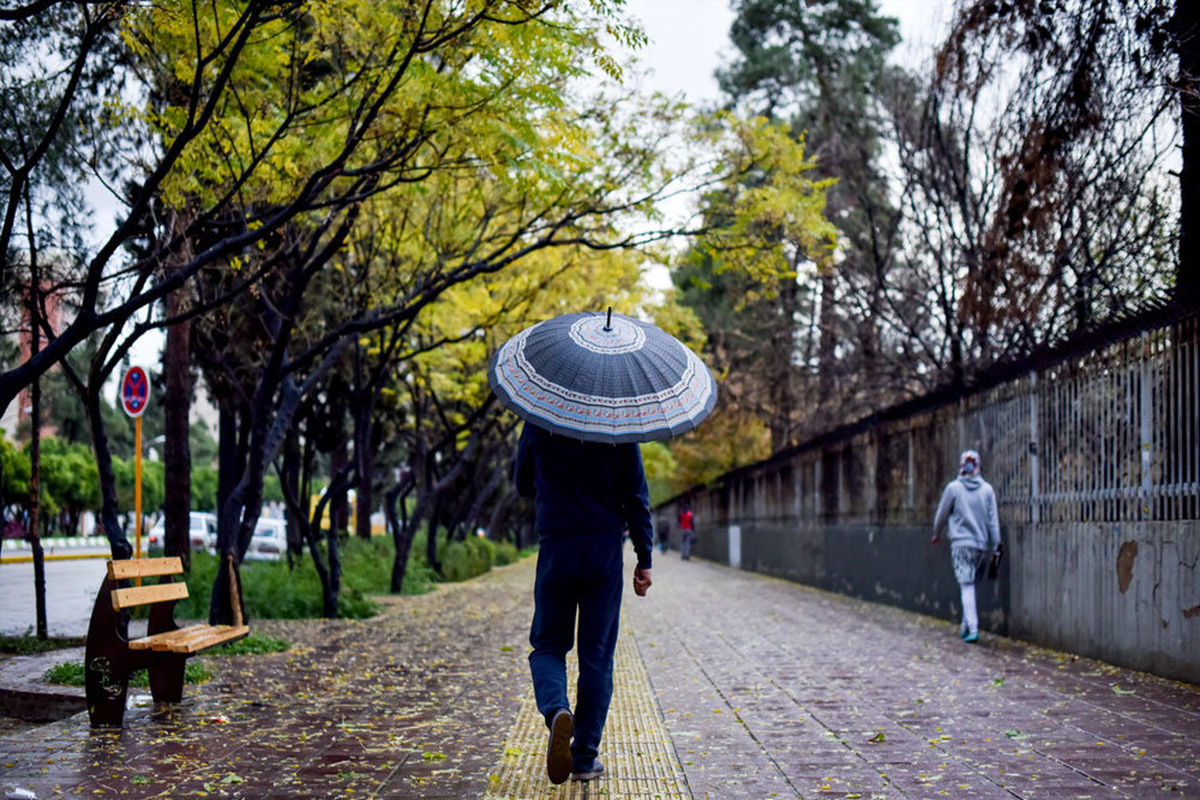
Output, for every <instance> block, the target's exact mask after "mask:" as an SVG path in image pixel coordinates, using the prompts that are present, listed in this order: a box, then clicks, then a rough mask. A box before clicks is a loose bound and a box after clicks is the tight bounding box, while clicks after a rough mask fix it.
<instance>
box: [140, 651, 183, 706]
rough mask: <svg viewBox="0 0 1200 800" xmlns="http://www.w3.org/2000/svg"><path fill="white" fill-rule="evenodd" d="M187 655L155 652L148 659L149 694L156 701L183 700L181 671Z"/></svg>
mask: <svg viewBox="0 0 1200 800" xmlns="http://www.w3.org/2000/svg"><path fill="white" fill-rule="evenodd" d="M187 660H188V657H187V656H186V655H182V654H179V653H155V654H154V657H153V658H151V659H150V666H149V671H150V694H151V695H152V696H153V697H154V702H156V703H179V702H182V701H183V671H184V668H185V667H186V666H187Z"/></svg>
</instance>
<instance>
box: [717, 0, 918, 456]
mask: <svg viewBox="0 0 1200 800" xmlns="http://www.w3.org/2000/svg"><path fill="white" fill-rule="evenodd" d="M735 11H736V13H737V16H736V18H735V20H734V22H733V25H732V27H731V29H730V39H731V40H732V41H733V44H734V47H735V48H736V53H735V55H734V58H733V60H732V61H731V63H729V64H728V65H727V66H725V67H724V68H722V69H720V70H718V73H717V77H718V80H719V82H720V85H721V88H722V90H723V91H724V92H725V93H726V95H727V96H728V98H729V104H730V106H731V107H736V108H741V109H746V110H748V111H750V112H752V113H756V114H762V115H764V116H766V117H768V118H770V119H772V120H778V121H782V122H785V123H787V124H789V125H790V126H791V129H792V135H793V136H794V137H795V138H796V139H797V140H802V141H803V142H804V143H805V146H806V151H807V153H808V155H809V156H810V157H811V158H813V159H814V160H815V162H816V168H815V173H816V175H817V176H820V177H822V178H836V179H837V182H836V183H834V184H832V185H830V186H829V188H828V190H827V193H826V197H827V202H828V205H827V209H826V214H827V216H828V218H829V219H830V221H832V222H833V224H834V225H836V226H837V229H838V250H837V253H836V254H835V255H834V257H833V258H830V259H827V260H825V261H824V262H822V263H821V264H820V270H819V272H818V279H819V287H820V288H819V291H817V290H816V289H815V287H814V289H813V291H810V292H800V291H798V290H797V288H796V286H795V283H794V282H793V281H790V280H789V281H786V282H784V283H781V285H780V286H779V287H778V290H777V292H776V293H775V294H774V296H773V297H772V298H771V302H770V305H771V306H773V308H767V309H763V312H762V313H760V315H759V319H760V320H761V321H762V322H763V323H764V324H765V325H766V326H767V330H766V331H765V332H764V333H765V338H766V341H769V342H771V343H772V347H771V351H770V352H772V353H774V355H773V356H771V357H770V358H769V359H768V360H767V362H766V363H765V364H763V365H762V368H763V369H764V370H765V372H766V375H765V378H766V380H767V381H768V382H769V385H770V386H772V387H776V388H775V392H774V394H775V397H774V398H773V399H772V405H773V406H774V407H776V408H778V409H780V412H779V413H780V415H781V417H782V418H783V419H787V420H788V422H787V423H786V425H785V426H784V428H783V429H782V430H781V424H782V423H781V422H780V421H775V422H773V423H771V429H772V441H773V445H772V446H773V447H774V448H775V449H779V448H780V447H782V446H784V445H786V444H789V443H794V442H795V440H796V434H797V433H798V432H799V430H800V428H801V427H803V428H805V429H806V430H807V431H809V432H811V431H812V430H813V428H814V422H813V421H810V419H811V418H812V417H813V416H814V415H820V417H821V419H819V420H817V421H815V425H816V426H821V425H828V424H830V423H831V422H834V421H836V420H838V419H840V418H844V417H845V416H846V415H852V414H856V413H859V412H861V411H862V410H863V409H864V408H865V407H866V405H867V403H864V402H863V400H862V399H861V398H860V396H859V395H860V394H861V393H862V391H863V388H862V383H863V376H868V375H869V376H870V380H871V381H872V382H873V383H878V382H879V381H880V380H881V379H882V378H884V377H885V376H889V375H896V374H898V373H899V374H902V373H903V371H904V370H903V367H902V366H898V365H895V364H893V363H891V362H890V359H887V358H886V356H887V347H886V346H885V341H884V332H883V331H882V330H881V329H880V324H879V319H880V317H881V314H882V311H883V306H884V303H885V298H884V292H885V290H886V287H887V285H888V282H889V280H890V277H891V273H892V271H893V267H894V264H893V248H894V245H895V238H896V227H897V222H898V215H897V210H896V209H895V207H894V204H893V201H892V199H891V197H890V196H889V188H890V183H889V180H888V179H887V176H886V174H885V171H884V169H883V167H882V166H881V159H882V140H883V132H884V131H885V130H886V126H885V124H884V119H885V116H884V113H883V110H884V106H883V104H882V103H881V98H880V87H881V86H882V85H884V84H885V81H884V76H885V75H886V74H887V73H888V71H889V70H888V68H887V66H886V63H885V60H886V58H887V55H888V53H889V52H890V51H891V49H892V48H893V47H895V45H896V44H897V42H899V39H900V36H899V32H898V24H897V21H896V20H895V19H893V18H891V17H886V16H883V15H882V14H880V12H879V8H878V4H877V3H876V2H874V0H822V1H821V2H805V3H801V2H798V1H797V0H740V2H738V3H736V4H735ZM805 319H807V320H808V322H807V324H805V323H804V321H803V320H805ZM805 327H807V328H808V329H809V330H811V331H812V335H813V337H815V339H816V341H815V342H812V343H811V344H806V345H804V346H803V347H809V346H811V347H812V348H813V349H814V351H815V352H813V353H811V354H809V355H808V360H809V361H810V363H815V366H816V371H817V376H816V377H817V386H816V387H815V388H816V397H815V402H814V399H811V398H810V399H806V400H801V399H800V398H798V397H796V396H794V393H793V392H792V391H790V390H789V388H788V387H790V385H791V384H792V383H793V382H794V378H793V377H792V375H791V373H792V372H793V362H794V361H795V360H796V355H797V353H796V351H797V349H798V348H797V340H802V339H803V337H804V335H805V333H804V328H805ZM798 328H799V330H797V329H798ZM798 333H799V334H800V335H799V336H798V335H797V334H798ZM835 394H836V411H835V410H834V405H835V404H834V397H835Z"/></svg>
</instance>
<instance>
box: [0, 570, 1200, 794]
mask: <svg viewBox="0 0 1200 800" xmlns="http://www.w3.org/2000/svg"><path fill="white" fill-rule="evenodd" d="M532 575H533V560H532V559H529V560H526V561H525V562H523V563H521V564H518V565H514V566H512V567H507V568H504V569H501V570H496V571H494V572H493V573H491V574H489V575H487V576H484V577H483V578H481V579H478V580H476V581H471V582H469V583H467V584H461V585H457V586H449V587H443V588H442V589H441V590H439V591H438V592H437V593H435V594H432V595H428V596H425V597H418V598H402V599H397V600H395V601H393V602H391V603H390V604H389V608H388V611H387V613H386V614H385V615H384V616H383V617H381V618H378V619H376V620H372V621H368V622H342V621H338V622H303V623H301V622H294V623H269V622H260V623H257V627H258V629H259V630H263V631H265V632H270V633H274V634H277V635H283V636H285V638H289V639H290V640H291V641H293V642H294V643H295V644H296V648H295V649H294V650H293V651H292V652H289V653H284V654H278V655H271V656H248V657H239V658H232V659H226V660H220V661H214V662H213V663H212V664H211V665H210V666H211V668H212V669H214V671H215V672H216V673H217V677H216V679H215V680H213V681H212V682H210V683H208V684H204V685H202V686H200V687H189V688H188V690H187V691H186V695H187V700H186V702H185V703H184V704H183V705H181V706H179V707H176V708H173V709H170V710H161V709H159V710H156V709H153V708H150V707H138V708H134V709H132V710H131V711H130V713H129V714H128V715H127V719H126V726H125V728H124V730H123V731H122V732H121V733H119V734H116V733H92V732H90V731H89V729H88V726H87V720H86V715H83V716H77V717H73V718H71V719H69V720H65V721H63V722H60V723H51V724H46V725H39V726H36V727H34V728H32V729H30V730H23V731H20V732H17V733H12V734H7V735H0V789H7V788H8V787H10V786H19V787H23V788H29V789H32V790H33V791H35V792H36V793H37V796H38V797H39V798H46V797H55V796H63V795H65V796H90V797H105V796H121V797H132V798H143V797H172V798H183V797H202V796H207V797H245V798H272V799H273V800H276V799H280V798H301V797H305V798H313V797H378V798H477V797H483V796H485V795H486V796H488V797H520V798H523V800H524V798H533V797H538V798H541V797H548V798H567V797H595V798H600V797H605V798H619V797H643V796H645V797H653V796H654V795H655V794H656V793H657V794H659V795H661V796H662V797H679V796H682V797H688V796H689V795H690V796H691V797H694V798H720V800H738V799H739V798H747V799H749V798H755V799H756V800H757V799H759V798H769V797H782V798H789V797H804V798H814V797H831V798H864V799H865V798H936V797H954V798H967V797H971V798H974V797H986V798H993V797H994V798H1014V797H1015V798H1109V797H1111V798H1150V797H1153V798H1164V797H1193V798H1200V690H1198V689H1197V687H1194V686H1188V685H1183V684H1177V683H1172V682H1169V681H1164V680H1160V679H1157V678H1153V677H1151V676H1147V675H1143V674H1140V673H1135V672H1130V671H1126V670H1120V669H1116V668H1113V667H1110V666H1107V665H1103V664H1098V663H1096V662H1092V661H1087V660H1085V659H1075V658H1072V657H1070V656H1065V655H1062V654H1058V653H1054V652H1050V651H1044V650H1040V649H1037V648H1032V647H1028V646H1025V645H1021V644H1020V643H1015V642H1011V641H1009V640H1005V639H998V638H996V637H989V636H986V635H985V636H984V637H983V642H982V643H981V644H980V645H978V646H974V647H972V646H968V645H964V644H963V643H962V642H960V641H959V640H958V639H957V637H956V635H955V633H956V632H955V627H954V626H953V625H952V624H949V623H943V622H939V621H935V620H931V619H928V618H924V617H918V616H915V615H912V614H909V613H906V612H902V611H898V610H895V609H891V608H887V607H883V606H874V605H870V604H867V603H861V602H858V601H854V600H849V599H846V598H842V597H838V596H835V595H828V594H824V593H821V592H817V591H813V590H810V589H806V588H804V587H800V586H797V585H794V584H789V583H785V582H782V581H777V580H773V579H768V578H763V577H760V576H755V575H751V574H748V573H743V572H739V571H735V570H730V569H727V568H724V567H720V566H717V565H713V564H709V563H706V562H702V561H696V560H693V561H691V562H687V563H684V562H680V561H679V560H678V557H677V556H676V555H675V554H674V553H671V554H668V555H666V556H665V557H659V559H658V561H657V563H656V568H655V575H654V577H655V585H654V587H653V588H652V589H651V590H650V596H649V597H648V598H645V599H639V598H636V597H634V596H633V594H632V592H627V594H626V604H625V616H624V626H623V628H624V630H623V641H622V645H621V649H620V652H619V654H618V667H619V670H620V675H619V680H621V681H622V684H623V685H622V688H621V689H620V690H619V691H620V692H622V693H623V694H621V695H619V696H618V699H617V703H616V705H615V706H614V708H615V709H616V711H615V713H616V716H615V717H614V719H613V727H612V728H611V730H610V734H611V736H610V738H609V739H607V740H606V742H605V745H604V747H605V754H604V755H605V756H606V757H607V758H608V759H609V760H610V762H611V763H612V764H613V766H614V767H616V769H614V770H613V774H612V775H611V776H610V777H609V778H605V779H600V780H598V781H594V782H591V783H590V784H589V785H587V786H586V787H582V786H579V785H574V786H571V785H567V786H564V787H558V788H552V787H550V786H549V784H548V783H547V782H545V780H544V778H542V776H541V773H540V768H541V759H540V758H539V754H538V748H539V744H538V742H539V741H540V739H541V738H542V737H544V732H542V731H541V730H539V729H538V726H537V720H536V716H534V715H532V714H531V702H532V701H531V698H530V696H529V695H530V693H529V690H528V673H527V667H526V662H525V653H526V644H525V636H526V630H527V627H528V621H529V615H530V602H531V594H532V592H531V586H532ZM654 700H657V704H655V702H654ZM639 770H641V771H642V772H644V773H645V774H642V772H639Z"/></svg>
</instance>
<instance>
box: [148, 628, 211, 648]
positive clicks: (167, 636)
mask: <svg viewBox="0 0 1200 800" xmlns="http://www.w3.org/2000/svg"><path fill="white" fill-rule="evenodd" d="M210 627H211V626H210V625H188V626H187V627H184V628H178V629H177V630H173V631H166V632H165V633H156V634H154V635H153V636H143V637H142V638H140V639H130V640H129V649H130V650H161V649H169V646H170V645H171V644H172V643H174V642H179V641H182V640H184V639H187V638H188V637H190V636H195V635H196V634H197V632H200V633H203V632H207V631H208V629H209V628H210Z"/></svg>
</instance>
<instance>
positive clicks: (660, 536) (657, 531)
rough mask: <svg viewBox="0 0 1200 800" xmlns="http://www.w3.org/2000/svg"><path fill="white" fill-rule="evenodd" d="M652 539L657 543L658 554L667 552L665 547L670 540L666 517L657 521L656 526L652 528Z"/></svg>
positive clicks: (669, 527) (669, 526)
mask: <svg viewBox="0 0 1200 800" xmlns="http://www.w3.org/2000/svg"><path fill="white" fill-rule="evenodd" d="M654 538H655V540H656V541H657V542H658V549H659V551H660V552H663V553H665V552H667V545H668V543H669V540H670V538H671V523H670V521H668V520H667V518H666V517H662V518H660V519H659V520H658V524H657V525H655V526H654Z"/></svg>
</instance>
